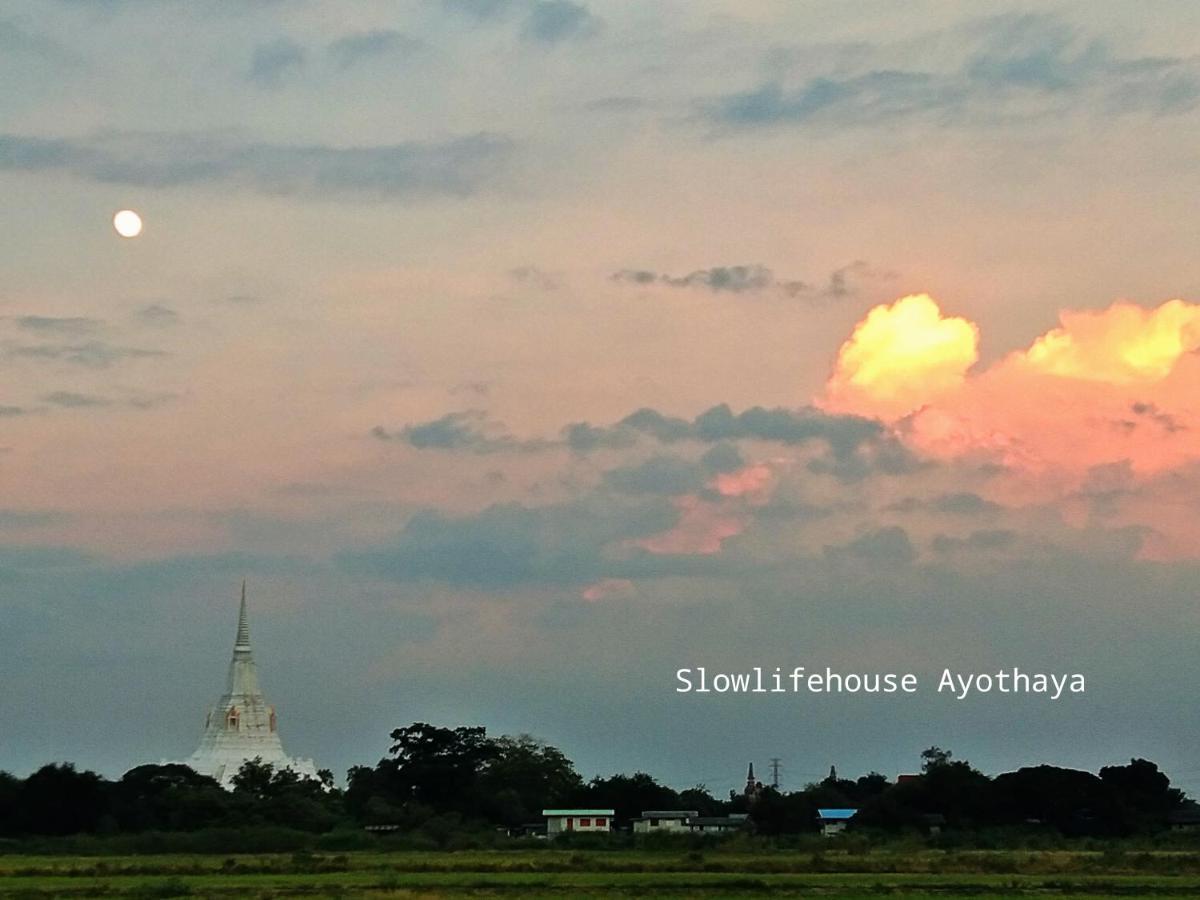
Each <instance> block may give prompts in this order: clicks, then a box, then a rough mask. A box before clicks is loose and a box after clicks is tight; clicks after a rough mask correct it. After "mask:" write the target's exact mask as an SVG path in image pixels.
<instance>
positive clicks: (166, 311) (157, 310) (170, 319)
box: [134, 303, 179, 326]
mask: <svg viewBox="0 0 1200 900" xmlns="http://www.w3.org/2000/svg"><path fill="white" fill-rule="evenodd" d="M134 315H135V316H136V317H137V318H138V320H140V321H142V322H145V323H146V324H147V325H155V326H167V325H175V324H177V323H178V322H179V313H177V312H175V310H173V309H171V308H170V307H169V306H163V305H162V304H161V303H151V304H150V305H148V306H143V307H142V308H141V309H139V310H138V311H137V312H135V313H134Z"/></svg>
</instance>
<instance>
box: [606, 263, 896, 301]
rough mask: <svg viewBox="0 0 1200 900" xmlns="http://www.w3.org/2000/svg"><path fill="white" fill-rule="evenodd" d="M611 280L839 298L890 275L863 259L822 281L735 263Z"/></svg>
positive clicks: (622, 274) (636, 272)
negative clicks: (870, 280)
mask: <svg viewBox="0 0 1200 900" xmlns="http://www.w3.org/2000/svg"><path fill="white" fill-rule="evenodd" d="M611 277H612V280H613V281H616V282H621V283H623V284H630V285H634V286H639V287H649V286H653V285H660V286H663V287H672V288H698V289H704V290H708V291H710V292H712V293H714V294H761V293H768V292H769V293H776V294H781V295H783V296H785V297H804V298H807V299H826V298H832V299H838V298H841V297H847V296H850V295H851V294H853V293H855V290H856V282H857V281H858V280H860V279H866V278H890V277H892V273H890V272H880V271H877V270H876V269H874V268H873V267H871V266H870V265H869V264H868V263H866V262H865V261H864V260H861V259H860V260H855V261H854V262H852V263H849V264H847V265H844V266H842V267H840V268H838V269H835V270H834V271H833V272H831V273H830V274H829V277H828V279H827V280H826V282H825V283H824V284H819V283H817V284H812V283H809V282H806V281H800V280H798V279H781V278H778V277H776V275H775V273H774V272H773V271H772V270H771V269H770V268H768V267H767V266H764V265H762V264H761V263H747V264H742V265H735V266H714V267H712V268H709V269H696V270H695V271H693V272H689V273H688V274H687V275H668V274H666V273H663V272H655V271H652V270H650V269H621V270H620V271H618V272H614V273H613V274H612V276H611Z"/></svg>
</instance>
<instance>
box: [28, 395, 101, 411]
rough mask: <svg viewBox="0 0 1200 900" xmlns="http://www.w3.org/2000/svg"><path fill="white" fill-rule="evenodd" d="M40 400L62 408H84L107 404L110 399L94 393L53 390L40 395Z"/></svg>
mask: <svg viewBox="0 0 1200 900" xmlns="http://www.w3.org/2000/svg"><path fill="white" fill-rule="evenodd" d="M41 399H42V402H43V403H49V404H51V405H52V406H61V407H63V408H64V409H85V408H88V407H96V406H108V405H110V403H111V401H110V400H108V399H107V398H105V397H98V396H96V395H94V394H78V393H75V392H74V391H54V392H52V393H49V394H43V395H42V398H41Z"/></svg>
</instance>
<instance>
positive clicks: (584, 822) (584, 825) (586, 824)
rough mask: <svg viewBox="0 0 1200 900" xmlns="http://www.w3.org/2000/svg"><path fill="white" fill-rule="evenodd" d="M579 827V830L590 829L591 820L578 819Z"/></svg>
mask: <svg viewBox="0 0 1200 900" xmlns="http://www.w3.org/2000/svg"><path fill="white" fill-rule="evenodd" d="M579 827H580V828H591V827H592V820H591V819H580V820H579Z"/></svg>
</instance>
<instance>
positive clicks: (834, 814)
mask: <svg viewBox="0 0 1200 900" xmlns="http://www.w3.org/2000/svg"><path fill="white" fill-rule="evenodd" d="M856 812H858V810H857V809H818V810H817V815H818V816H820V817H821V818H822V819H852V818H854V814H855V813H856Z"/></svg>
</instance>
